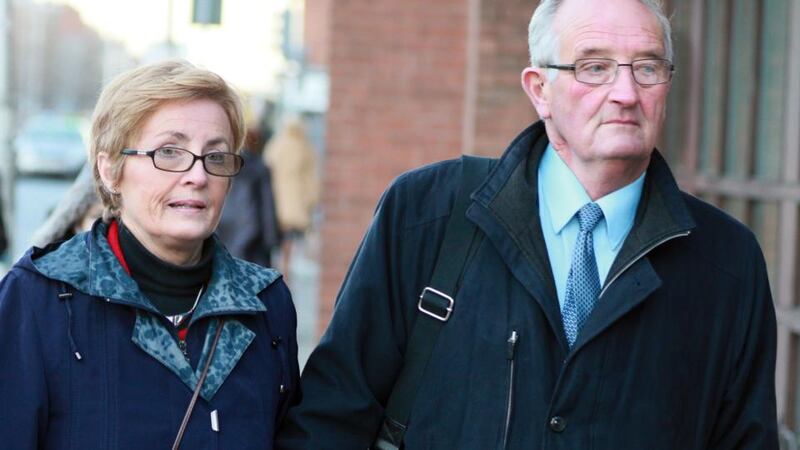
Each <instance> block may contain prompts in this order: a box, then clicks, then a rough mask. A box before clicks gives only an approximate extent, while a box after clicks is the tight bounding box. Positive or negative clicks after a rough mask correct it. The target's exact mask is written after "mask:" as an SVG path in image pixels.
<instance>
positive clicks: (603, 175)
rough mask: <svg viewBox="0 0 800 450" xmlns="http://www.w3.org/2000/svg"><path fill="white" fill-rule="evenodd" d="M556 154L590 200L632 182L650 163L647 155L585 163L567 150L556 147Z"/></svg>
mask: <svg viewBox="0 0 800 450" xmlns="http://www.w3.org/2000/svg"><path fill="white" fill-rule="evenodd" d="M556 154H558V156H559V157H560V158H561V159H562V160H563V161H564V163H565V164H566V165H567V167H569V169H570V170H571V171H572V173H574V174H575V177H576V178H577V179H578V181H579V182H580V183H581V185H582V186H583V188H584V189H585V190H586V193H587V194H589V197H590V198H591V199H592V201H594V200H597V199H599V198H602V197H604V196H606V195H608V194H610V193H612V192H614V191H616V190H618V189H621V188H623V187H625V186H627V185H629V184H631V183H633V182H634V181H635V180H636V179H637V178H639V177H640V176H641V175H642V173H644V171H645V170H647V166H648V165H649V164H650V158H649V157H648V158H646V159H637V160H631V159H613V160H602V161H593V162H590V163H588V164H587V163H585V162H584V161H580V160H578V159H577V158H570V157H569V156H570V153H569V152H568V151H560V150H558V149H556Z"/></svg>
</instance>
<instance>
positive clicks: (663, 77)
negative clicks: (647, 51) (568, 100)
mask: <svg viewBox="0 0 800 450" xmlns="http://www.w3.org/2000/svg"><path fill="white" fill-rule="evenodd" d="M625 66H628V65H627V64H625ZM630 67H631V72H632V73H633V78H634V80H636V82H637V83H639V84H643V85H648V84H660V83H666V82H667V81H669V80H670V79H671V78H672V68H671V65H670V63H669V61H667V60H664V59H640V60H636V61H633V62H632V63H631V64H630ZM618 69H619V63H618V62H617V61H615V60H613V59H602V58H590V59H579V60H577V61H575V79H576V80H578V81H580V82H583V83H589V84H606V83H612V82H613V81H614V80H615V79H616V77H617V73H618Z"/></svg>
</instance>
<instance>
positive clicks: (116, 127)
mask: <svg viewBox="0 0 800 450" xmlns="http://www.w3.org/2000/svg"><path fill="white" fill-rule="evenodd" d="M243 135H244V131H243V124H242V114H241V107H240V103H239V99H238V97H237V96H236V94H235V93H234V91H233V90H232V89H231V88H230V87H229V86H228V85H227V84H226V83H225V82H224V81H223V80H222V79H221V78H220V77H218V76H217V75H215V74H213V73H211V72H208V71H206V70H201V69H198V68H196V67H194V66H192V65H190V64H188V63H186V62H181V61H171V62H165V63H158V64H153V65H149V66H145V67H142V68H139V69H136V70H133V71H131V72H128V73H125V74H123V75H121V76H119V77H117V78H116V79H115V80H114V81H112V82H111V83H110V84H109V86H107V87H106V88H105V90H104V91H103V93H102V94H101V96H100V99H99V101H98V104H97V106H96V108H95V113H94V117H93V124H92V142H91V149H90V163H91V164H92V165H93V167H94V180H95V183H96V187H97V191H98V195H99V197H100V200H101V201H102V203H103V206H104V212H103V219H102V220H99V221H97V222H96V223H95V224H94V226H93V227H92V229H91V231H89V232H86V233H81V234H78V235H77V236H75V237H74V238H72V239H70V240H69V241H66V242H64V243H61V244H53V245H50V246H47V247H45V248H44V249H38V248H33V249H32V250H31V251H29V252H28V253H27V254H26V255H25V256H24V257H23V258H22V259H21V260H20V261H19V262H18V263H17V264H16V265H15V266H14V268H13V269H12V270H11V272H10V273H9V274H8V275H7V276H6V277H5V278H4V279H3V281H2V283H0V399H2V400H1V401H0V442H2V446H3V448H14V449H32V448H42V449H62V448H80V449H143V448H154V449H155V448H158V449H161V448H169V447H170V446H172V448H177V446H178V445H180V446H181V448H187V449H189V448H191V449H204V448H215V449H216V448H221V449H250V448H253V449H255V448H258V449H270V448H272V446H273V445H272V440H273V432H274V430H275V425H276V423H277V422H278V421H279V420H280V418H281V416H282V415H283V414H284V412H285V409H286V408H287V406H288V404H289V402H290V401H291V397H292V395H293V393H294V392H295V386H296V385H297V378H298V368H297V357H296V355H297V345H296V341H295V322H296V317H295V311H294V307H293V306H292V302H291V298H290V295H289V292H288V290H287V288H286V285H285V284H284V283H283V281H282V280H281V278H280V275H279V274H278V273H277V272H275V271H273V270H271V269H266V268H263V267H261V266H257V265H254V264H251V263H247V262H244V261H241V260H237V259H235V258H233V257H231V256H230V254H229V253H228V252H227V251H226V250H225V248H224V247H223V246H222V245H221V244H220V243H219V241H218V240H217V239H216V237H215V236H214V235H213V232H214V228H215V227H216V226H217V222H218V221H219V217H220V213H221V211H222V207H223V204H224V202H225V196H226V194H227V192H228V190H229V189H230V186H231V182H232V177H233V176H235V175H236V174H237V173H238V172H239V169H241V157H240V156H239V155H238V154H237V153H238V152H239V149H240V147H241V144H242V139H243ZM209 356H211V357H209Z"/></svg>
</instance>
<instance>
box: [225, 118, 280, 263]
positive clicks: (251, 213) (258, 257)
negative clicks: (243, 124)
mask: <svg viewBox="0 0 800 450" xmlns="http://www.w3.org/2000/svg"><path fill="white" fill-rule="evenodd" d="M260 140H261V130H259V128H258V127H256V126H255V125H254V126H252V127H250V128H248V130H247V133H246V139H245V146H244V148H243V149H242V153H241V155H242V158H243V159H244V166H243V167H242V170H241V171H240V172H239V175H237V176H236V180H235V181H234V182H233V185H232V186H231V191H230V192H229V193H228V201H227V202H226V205H227V206H226V207H225V209H223V210H222V219H221V220H220V222H219V226H218V227H217V235H218V236H219V238H220V240H222V242H223V243H224V244H225V247H227V248H228V251H230V252H231V254H232V255H234V256H236V257H237V258H242V259H244V260H246V261H250V262H254V263H256V264H260V265H262V266H264V267H271V266H272V250H273V249H275V248H276V247H277V246H278V245H279V244H280V232H279V229H278V219H277V216H276V211H275V198H274V196H273V193H272V177H271V175H270V171H269V169H268V168H267V167H266V166H265V165H264V163H263V162H262V160H261V156H260V155H259V154H257V153H256V152H255V151H253V150H252V149H253V148H258V147H254V146H255V145H258V142H259V141H260Z"/></svg>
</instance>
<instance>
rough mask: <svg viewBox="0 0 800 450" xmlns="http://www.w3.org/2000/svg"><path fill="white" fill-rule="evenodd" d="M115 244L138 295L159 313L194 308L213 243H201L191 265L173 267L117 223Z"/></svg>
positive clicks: (206, 277)
mask: <svg viewBox="0 0 800 450" xmlns="http://www.w3.org/2000/svg"><path fill="white" fill-rule="evenodd" d="M119 245H120V247H121V249H122V254H123V255H124V256H125V262H127V263H128V268H130V270H131V278H133V279H134V281H136V283H137V284H138V285H139V289H141V291H142V293H143V294H144V295H145V297H147V299H148V300H150V302H151V303H152V304H153V306H155V307H156V308H157V309H158V310H159V311H160V312H161V314H164V315H165V316H174V315H177V314H185V313H187V312H188V311H189V310H191V309H192V306H194V302H195V300H196V299H197V294H198V292H200V288H201V287H202V286H205V285H206V284H207V283H208V281H209V280H210V279H211V262H212V260H213V257H214V252H213V251H212V249H213V248H214V245H213V240H212V239H211V238H208V239H206V241H205V242H203V250H202V254H201V255H200V261H199V262H198V263H197V264H196V265H193V266H177V265H175V264H171V263H168V262H166V261H163V260H161V259H159V258H158V257H157V256H155V255H153V254H152V253H150V251H149V250H147V249H146V248H145V247H144V245H142V243H141V242H139V240H137V239H136V237H135V236H134V235H133V233H131V232H130V230H128V229H127V228H126V227H125V226H124V225H123V224H122V222H121V221H120V222H119Z"/></svg>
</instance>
